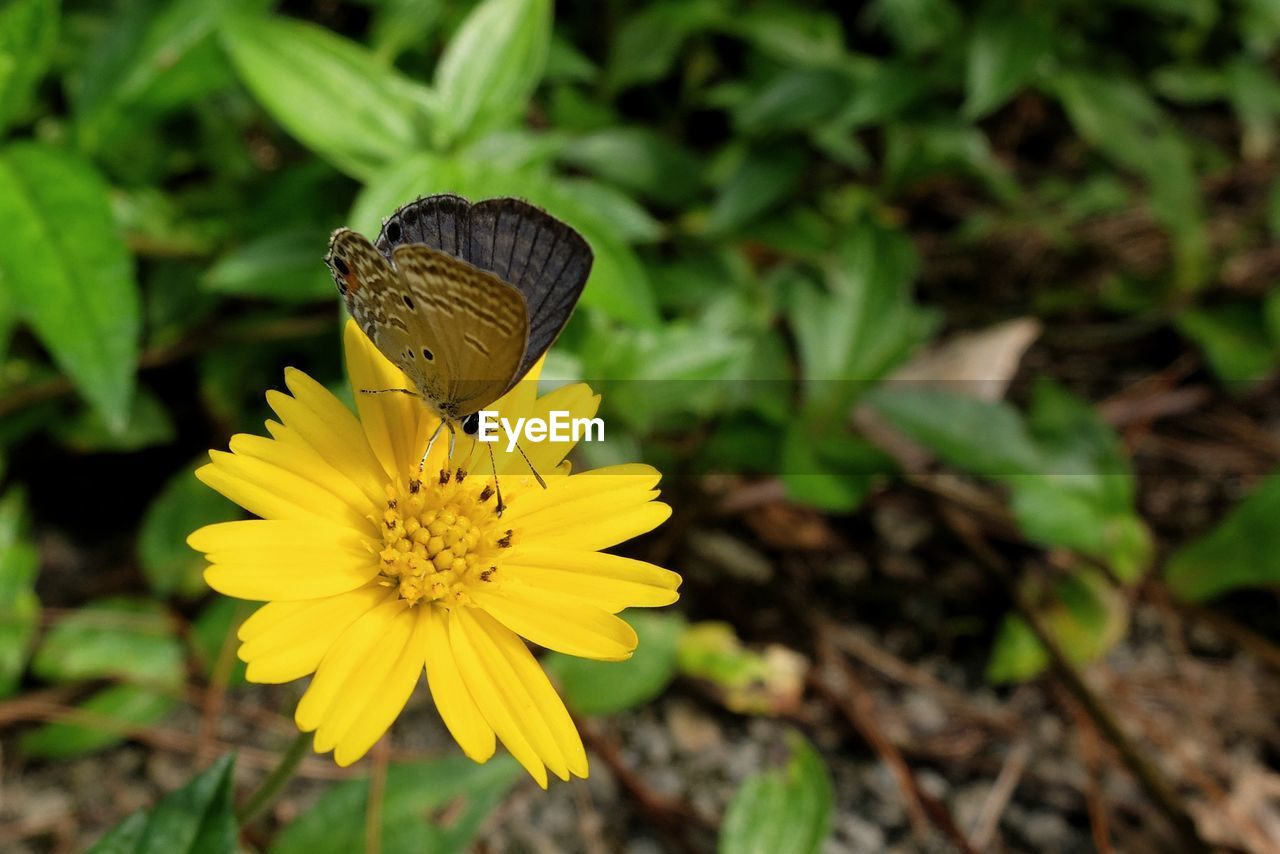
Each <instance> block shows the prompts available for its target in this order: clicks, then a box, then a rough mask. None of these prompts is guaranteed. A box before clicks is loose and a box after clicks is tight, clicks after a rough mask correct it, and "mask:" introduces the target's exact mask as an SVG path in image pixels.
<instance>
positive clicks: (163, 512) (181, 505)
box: [138, 468, 241, 596]
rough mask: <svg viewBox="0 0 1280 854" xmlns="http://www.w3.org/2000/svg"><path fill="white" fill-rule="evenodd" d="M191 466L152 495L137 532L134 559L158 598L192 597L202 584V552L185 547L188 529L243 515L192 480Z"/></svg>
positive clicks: (214, 493) (224, 500)
mask: <svg viewBox="0 0 1280 854" xmlns="http://www.w3.org/2000/svg"><path fill="white" fill-rule="evenodd" d="M193 471H194V468H184V469H182V470H181V471H179V472H178V473H177V474H176V475H174V476H173V477H172V478H170V479H169V482H168V483H166V484H165V486H164V488H163V489H162V490H161V491H160V494H159V495H157V496H156V497H155V498H154V499H152V501H151V503H150V504H149V505H148V506H147V510H146V513H145V514H143V517H142V526H141V528H139V530H138V560H139V562H140V563H141V564H142V572H143V574H144V575H145V576H146V577H147V583H148V584H149V585H150V586H151V590H152V591H153V592H154V593H156V595H158V596H172V595H178V596H196V595H199V594H200V593H203V592H204V591H205V590H206V588H205V585H204V580H203V578H202V576H201V573H203V571H204V567H205V560H204V557H203V555H201V554H199V553H198V552H195V551H193V550H192V549H191V547H190V546H188V545H187V537H188V536H189V535H190V534H191V532H192V531H194V530H196V529H197V528H201V527H203V526H205V525H212V524H214V523H216V522H229V521H231V520H233V519H238V518H240V517H241V513H240V511H239V509H238V508H237V507H236V506H235V505H234V504H232V503H231V502H230V501H228V500H227V499H225V498H223V497H222V496H221V495H219V494H218V493H216V492H214V491H213V490H211V489H209V488H208V487H206V486H205V485H204V484H202V483H201V482H200V481H198V480H196V477H195V474H194V473H193Z"/></svg>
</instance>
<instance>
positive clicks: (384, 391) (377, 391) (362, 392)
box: [360, 388, 419, 397]
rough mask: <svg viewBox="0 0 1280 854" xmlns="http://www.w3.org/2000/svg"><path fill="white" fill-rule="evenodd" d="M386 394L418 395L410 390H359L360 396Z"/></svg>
mask: <svg viewBox="0 0 1280 854" xmlns="http://www.w3.org/2000/svg"><path fill="white" fill-rule="evenodd" d="M388 392H398V393H400V394H407V395H409V396H410V397H418V396H419V395H418V393H417V392H416V391H414V390H413V389H411V388H362V389H360V393H361V394H387V393H388Z"/></svg>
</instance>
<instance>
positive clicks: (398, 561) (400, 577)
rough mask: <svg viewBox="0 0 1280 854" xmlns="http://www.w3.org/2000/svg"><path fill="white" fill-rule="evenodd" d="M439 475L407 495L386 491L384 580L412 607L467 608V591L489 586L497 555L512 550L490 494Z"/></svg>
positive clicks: (391, 487) (462, 478) (459, 477)
mask: <svg viewBox="0 0 1280 854" xmlns="http://www.w3.org/2000/svg"><path fill="white" fill-rule="evenodd" d="M466 480H467V478H466V475H465V474H463V473H462V472H461V471H459V472H458V473H457V476H451V475H450V474H449V473H448V472H441V473H440V476H439V478H429V479H427V480H425V481H423V482H422V483H420V484H419V483H418V482H417V481H416V480H415V481H413V482H411V483H410V485H409V488H407V489H405V488H403V487H400V486H398V485H395V484H390V485H388V486H387V509H386V511H385V512H384V513H383V514H382V550H381V552H379V557H380V558H381V560H382V576H381V579H380V582H381V583H382V584H383V585H385V586H387V587H393V586H394V587H396V588H397V589H398V592H399V594H400V598H401V599H404V600H405V601H406V602H408V603H409V604H410V605H416V604H418V603H419V602H439V603H440V604H442V605H445V606H454V605H467V604H469V603H470V602H471V597H470V596H468V595H467V588H468V587H469V586H471V585H474V584H485V583H490V582H492V581H493V580H494V574H495V573H496V572H497V571H498V563H499V561H498V552H499V550H501V549H504V548H506V547H508V546H510V545H511V530H510V529H508V528H504V527H502V523H501V520H500V519H499V518H498V515H497V513H496V512H494V506H493V504H492V502H491V501H490V498H491V497H492V496H493V488H492V487H491V486H489V485H488V484H485V485H483V486H480V485H479V484H477V483H476V482H475V480H472V481H471V482H470V483H467V482H465V481H466Z"/></svg>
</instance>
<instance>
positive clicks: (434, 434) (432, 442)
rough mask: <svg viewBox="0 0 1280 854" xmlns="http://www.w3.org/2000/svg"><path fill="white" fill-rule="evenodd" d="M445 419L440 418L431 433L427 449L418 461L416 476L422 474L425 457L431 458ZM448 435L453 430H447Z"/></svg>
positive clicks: (425, 461)
mask: <svg viewBox="0 0 1280 854" xmlns="http://www.w3.org/2000/svg"><path fill="white" fill-rule="evenodd" d="M444 424H445V419H443V418H441V419H440V423H439V424H437V425H436V429H434V430H432V431H431V438H430V439H428V440H427V449H426V450H425V451H423V452H422V459H420V460H418V474H419V475H421V474H422V469H423V468H424V467H425V466H426V464H427V457H429V456H431V449H432V448H434V447H435V445H436V437H437V436H439V435H440V429H441V428H442V427H444ZM449 435H451V436H452V435H453V430H452V429H450V430H449Z"/></svg>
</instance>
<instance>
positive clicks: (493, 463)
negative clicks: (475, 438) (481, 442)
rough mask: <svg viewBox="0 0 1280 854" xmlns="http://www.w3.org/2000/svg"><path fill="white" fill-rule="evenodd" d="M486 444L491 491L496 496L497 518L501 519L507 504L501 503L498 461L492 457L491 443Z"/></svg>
mask: <svg viewBox="0 0 1280 854" xmlns="http://www.w3.org/2000/svg"><path fill="white" fill-rule="evenodd" d="M486 444H487V445H488V446H489V467H490V468H491V469H493V491H494V493H495V494H496V495H497V496H498V518H499V519H501V518H502V511H503V510H506V509H507V505H506V504H503V503H502V485H501V484H499V483H498V461H497V460H495V459H494V458H493V443H492V442H487V443H486Z"/></svg>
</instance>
